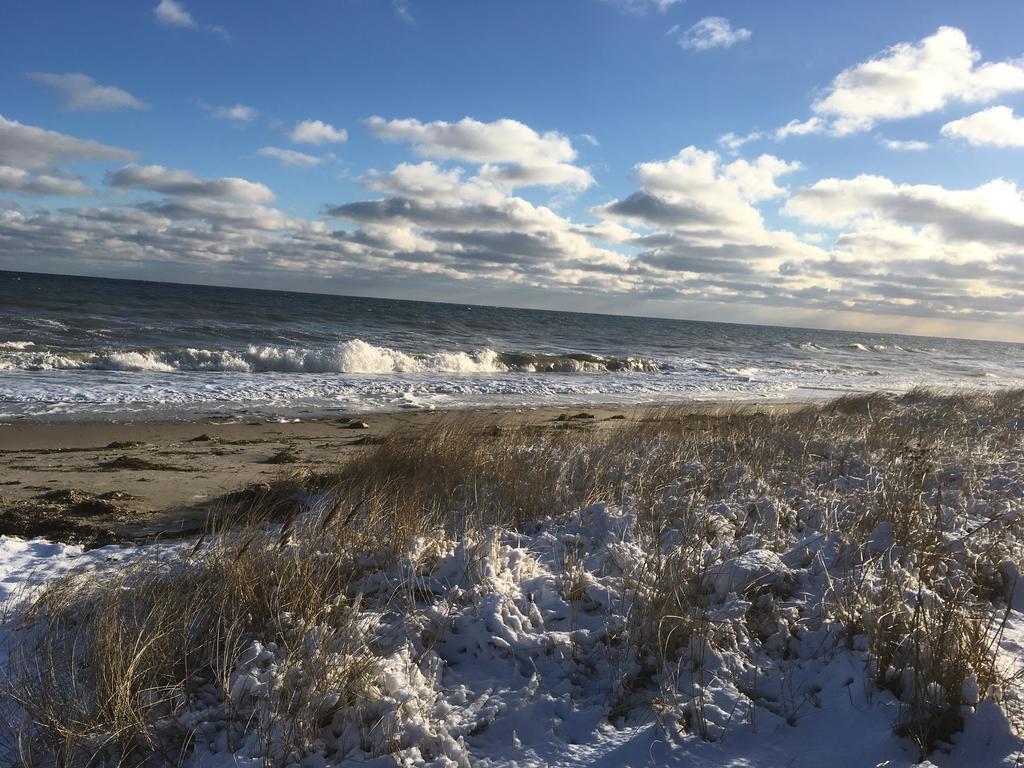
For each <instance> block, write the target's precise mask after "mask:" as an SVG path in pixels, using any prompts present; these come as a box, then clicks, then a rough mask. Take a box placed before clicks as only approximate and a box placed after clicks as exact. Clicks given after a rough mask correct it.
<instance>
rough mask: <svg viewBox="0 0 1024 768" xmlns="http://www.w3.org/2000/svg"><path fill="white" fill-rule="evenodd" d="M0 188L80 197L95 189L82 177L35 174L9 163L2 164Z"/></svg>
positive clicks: (19, 192) (28, 192)
mask: <svg viewBox="0 0 1024 768" xmlns="http://www.w3.org/2000/svg"><path fill="white" fill-rule="evenodd" d="M0 189H2V190H4V191H6V192H14V193H16V194H19V195H50V196H57V197H78V196H85V195H91V194H93V189H92V188H91V187H90V186H89V185H88V184H86V183H85V182H84V181H82V180H81V179H80V178H77V177H65V176H54V175H51V174H47V173H40V174H34V173H30V172H28V171H26V170H24V169H22V168H12V167H11V166H9V165H0Z"/></svg>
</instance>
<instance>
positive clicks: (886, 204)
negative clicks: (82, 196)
mask: <svg viewBox="0 0 1024 768" xmlns="http://www.w3.org/2000/svg"><path fill="white" fill-rule="evenodd" d="M783 212H784V213H786V214H788V215H790V216H794V217H796V218H799V219H801V220H803V221H805V222H808V223H811V224H817V225H823V226H829V227H842V226H849V225H853V224H861V223H863V222H865V221H888V222H892V223H897V224H900V225H909V226H916V227H925V228H928V229H929V230H931V231H934V232H935V233H937V234H938V235H941V237H942V238H944V239H946V240H949V241H951V242H957V243H967V242H975V243H984V244H987V245H989V246H995V245H1012V246H1014V247H1018V248H1019V247H1021V246H1024V194H1022V192H1021V190H1020V189H1019V188H1018V187H1017V186H1016V185H1015V184H1014V183H1013V182H1009V181H1005V180H1003V179H996V180H993V181H990V182H988V183H986V184H983V185H981V186H978V187H975V188H973V189H964V190H950V189H946V188H944V187H941V186H937V185H932V184H896V183H894V182H892V181H890V180H889V179H887V178H885V177H882V176H869V175H861V176H857V177H855V178H853V179H822V180H821V181H818V182H816V183H815V184H813V185H811V186H810V187H808V188H806V189H802V190H800V191H799V192H797V193H796V194H795V195H794V196H793V197H792V198H791V199H790V200H788V201H787V202H786V205H785V207H784V208H783Z"/></svg>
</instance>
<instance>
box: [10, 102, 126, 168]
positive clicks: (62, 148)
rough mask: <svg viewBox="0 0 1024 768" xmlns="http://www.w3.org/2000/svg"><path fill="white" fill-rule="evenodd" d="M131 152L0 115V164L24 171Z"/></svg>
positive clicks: (121, 156) (122, 156)
mask: <svg viewBox="0 0 1024 768" xmlns="http://www.w3.org/2000/svg"><path fill="white" fill-rule="evenodd" d="M133 157H135V153H134V152H132V151H130V150H127V149H121V148H119V147H111V146H108V145H106V144H100V143H99V142H96V141H90V140H88V139H77V138H75V137H73V136H68V135H67V134H64V133H58V132H57V131H48V130H46V129H44V128H38V127H36V126H33V125H24V124H22V123H19V122H18V121H17V120H9V119H7V118H5V117H4V116H3V115H0V164H2V165H6V166H10V167H12V168H21V169H24V170H30V171H32V170H36V171H38V170H51V169H53V168H54V167H55V166H56V165H57V164H58V163H61V162H73V161H81V160H131V159H132V158H133Z"/></svg>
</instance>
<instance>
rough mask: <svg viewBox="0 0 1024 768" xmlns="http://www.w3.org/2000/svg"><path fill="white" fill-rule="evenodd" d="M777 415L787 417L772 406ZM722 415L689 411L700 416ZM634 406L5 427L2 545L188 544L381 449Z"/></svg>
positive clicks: (629, 413)
mask: <svg viewBox="0 0 1024 768" xmlns="http://www.w3.org/2000/svg"><path fill="white" fill-rule="evenodd" d="M771 407H775V408H779V407H784V406H781V405H774V406H771ZM714 408H715V406H713V405H707V404H694V405H693V406H691V407H690V410H692V411H693V412H694V413H699V412H709V411H711V410H714ZM647 410H649V408H642V407H639V406H632V407H623V406H618V407H616V406H601V407H597V408H595V407H591V406H581V407H579V408H570V409H560V408H530V409H487V410H463V411H406V412H399V413H379V414H373V415H370V416H361V415H354V416H342V415H339V416H336V417H331V418H324V419H317V420H309V421H292V422H285V423H277V422H267V421H245V420H237V421H231V422H225V421H224V420H216V421H158V422H134V423H111V422H89V421H77V422H64V423H40V422H21V423H14V424H4V425H0V478H2V480H0V534H8V535H17V534H21V535H32V536H43V535H45V536H49V537H51V538H57V539H62V540H68V541H74V542H84V543H87V544H97V543H110V542H112V541H121V540H142V539H148V538H152V537H154V536H160V535H187V534H189V533H192V532H195V531H196V530H198V529H201V528H202V527H203V526H204V525H205V523H206V521H207V519H208V517H209V516H210V514H211V513H212V512H214V511H215V510H216V509H217V506H218V504H220V502H221V501H222V500H223V499H224V497H225V495H227V494H230V493H232V492H234V491H238V490H240V489H244V488H247V487H250V486H253V485H255V484H258V483H265V482H271V481H273V480H274V479H276V478H279V477H281V476H282V475H285V474H288V473H292V472H295V471H297V470H303V469H306V470H311V471H324V470H329V469H331V468H334V467H336V466H338V465H339V464H340V463H342V462H344V461H346V460H347V459H349V458H351V457H352V456H353V455H355V454H356V453H357V452H359V451H361V450H365V448H366V447H367V446H370V445H374V444H376V443H377V442H379V440H381V439H382V438H384V437H388V436H392V435H395V434H396V433H397V434H401V433H403V432H407V433H409V434H410V435H412V434H418V433H421V432H423V431H429V430H431V429H432V428H434V427H436V426H437V425H438V424H439V423H441V422H442V421H444V420H449V419H453V418H456V419H457V418H460V417H461V418H467V419H472V421H473V422H474V423H475V424H476V425H477V428H479V429H481V430H484V431H486V430H487V429H489V428H490V429H493V428H496V427H502V426H510V425H523V426H532V427H536V428H538V429H564V428H567V427H571V428H575V429H602V428H608V427H611V426H614V425H620V424H622V423H623V422H628V421H630V420H635V419H637V418H641V417H642V415H643V414H644V413H645V412H646V411H647Z"/></svg>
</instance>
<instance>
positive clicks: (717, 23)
mask: <svg viewBox="0 0 1024 768" xmlns="http://www.w3.org/2000/svg"><path fill="white" fill-rule="evenodd" d="M668 34H669V35H671V36H673V37H675V38H676V40H677V42H678V43H679V45H681V46H682V47H683V48H686V49H687V50H691V51H709V50H711V49H712V48H731V47H732V46H734V45H736V43H742V42H743V41H744V40H749V39H750V36H751V34H752V33H751V31H750V30H749V29H744V28H742V27H739V28H735V29H734V28H733V26H732V24H731V23H730V22H729V20H728V19H725V18H722V17H721V16H705V17H704V18H703V19H701V20H700V21H698V22H697V23H696V24H694V25H693V26H692V27H690V28H689V29H686V30H684V29H682V28H681V27H679V26H678V25H677V26H674V27H672V29H670V30H669V31H668Z"/></svg>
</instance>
